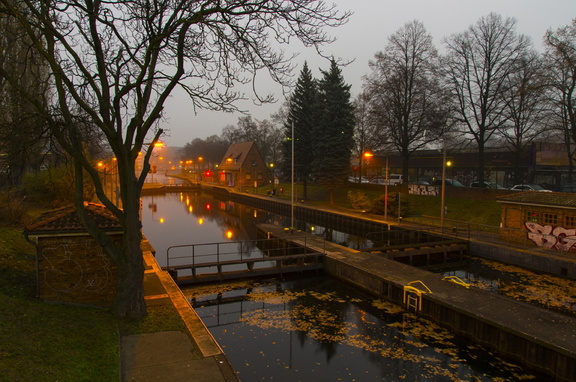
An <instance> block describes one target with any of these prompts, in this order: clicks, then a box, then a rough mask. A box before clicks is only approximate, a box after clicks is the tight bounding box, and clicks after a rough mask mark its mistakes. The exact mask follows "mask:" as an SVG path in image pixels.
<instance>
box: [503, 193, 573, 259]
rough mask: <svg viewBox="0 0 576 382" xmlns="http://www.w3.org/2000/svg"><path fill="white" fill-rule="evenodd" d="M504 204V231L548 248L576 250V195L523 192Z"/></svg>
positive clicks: (518, 240) (512, 196)
mask: <svg viewBox="0 0 576 382" xmlns="http://www.w3.org/2000/svg"><path fill="white" fill-rule="evenodd" d="M497 201H498V202H499V203H501V211H502V212H501V213H502V218H501V226H502V228H503V229H502V230H501V234H502V235H506V237H507V238H510V239H512V240H514V241H517V242H530V243H534V244H535V245H537V246H539V247H542V248H545V249H555V250H558V251H576V194H571V193H562V192H536V191H528V192H520V193H517V194H513V195H507V196H503V197H500V198H498V199H497Z"/></svg>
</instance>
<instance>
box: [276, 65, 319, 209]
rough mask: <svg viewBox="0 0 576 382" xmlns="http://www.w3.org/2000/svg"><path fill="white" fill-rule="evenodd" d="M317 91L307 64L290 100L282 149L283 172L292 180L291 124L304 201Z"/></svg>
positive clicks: (308, 172)
mask: <svg viewBox="0 0 576 382" xmlns="http://www.w3.org/2000/svg"><path fill="white" fill-rule="evenodd" d="M317 98H318V90H317V83H316V80H315V79H314V78H313V77H312V72H311V71H310V69H309V68H308V64H307V63H304V67H303V68H302V71H301V72H300V77H299V78H298V82H297V83H296V89H295V90H294V93H293V94H292V96H291V97H290V102H289V110H288V118H287V120H286V122H285V124H284V134H285V136H286V140H285V141H284V145H283V161H282V172H283V173H284V174H285V176H286V177H290V176H291V171H292V169H291V166H292V124H294V172H295V178H296V180H297V181H300V182H303V184H304V191H303V196H302V197H303V198H304V199H307V182H308V179H309V177H310V173H311V171H312V159H313V157H312V154H313V150H312V148H313V145H314V144H315V142H314V140H313V131H314V129H315V125H316V124H317V122H316V121H317V119H318V118H317V117H318V111H317Z"/></svg>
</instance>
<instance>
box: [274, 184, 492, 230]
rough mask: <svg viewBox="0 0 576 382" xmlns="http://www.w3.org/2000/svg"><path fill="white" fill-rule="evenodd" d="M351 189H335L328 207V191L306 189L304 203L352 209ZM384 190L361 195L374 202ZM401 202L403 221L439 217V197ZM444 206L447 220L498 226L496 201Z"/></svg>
mask: <svg viewBox="0 0 576 382" xmlns="http://www.w3.org/2000/svg"><path fill="white" fill-rule="evenodd" d="M289 187H290V186H289V185H284V189H285V190H289V189H290V188H289ZM352 190H355V188H354V186H353V185H346V186H342V187H337V188H334V189H333V198H334V205H332V206H330V204H329V201H330V189H328V188H323V187H318V186H308V200H306V203H307V204H311V205H318V206H323V207H332V208H335V209H342V208H351V206H350V203H349V201H348V191H352ZM391 190H392V188H391ZM383 191H384V190H379V189H374V188H371V189H370V188H366V189H361V192H362V193H364V194H365V195H366V196H367V198H368V199H369V200H375V199H376V198H378V197H380V196H381V195H382V194H383V193H384V192H383ZM297 192H298V194H301V193H302V186H301V185H299V186H298V191H297ZM390 192H392V191H390ZM284 198H290V196H289V195H286V194H285V195H284ZM402 201H404V202H408V204H409V216H405V218H409V217H416V216H431V217H435V218H439V217H440V204H441V200H440V197H439V196H422V195H408V194H404V193H403V194H402ZM445 205H446V206H447V207H448V215H447V216H446V219H454V220H461V221H466V222H469V223H475V224H485V225H492V226H498V225H499V224H500V205H499V204H498V203H497V202H496V201H495V200H472V199H459V198H446V200H445Z"/></svg>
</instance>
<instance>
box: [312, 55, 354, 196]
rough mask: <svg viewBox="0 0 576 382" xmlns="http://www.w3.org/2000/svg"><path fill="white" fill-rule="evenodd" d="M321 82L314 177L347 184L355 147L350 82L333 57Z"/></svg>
mask: <svg viewBox="0 0 576 382" xmlns="http://www.w3.org/2000/svg"><path fill="white" fill-rule="evenodd" d="M322 73H323V78H322V80H320V82H319V85H318V93H319V104H320V107H321V112H320V119H319V122H318V124H317V126H316V128H315V131H314V146H313V148H314V160H313V171H312V176H313V177H314V178H315V179H316V181H317V182H318V183H319V184H323V185H339V184H344V183H345V182H346V180H347V178H348V175H349V173H350V157H351V153H352V148H353V146H354V114H353V110H354V109H353V106H352V103H351V101H350V85H346V84H345V82H344V78H343V77H342V71H341V70H340V68H339V67H338V65H337V64H336V62H335V61H334V60H332V62H331V65H330V69H329V70H328V71H326V72H324V71H323V72H322Z"/></svg>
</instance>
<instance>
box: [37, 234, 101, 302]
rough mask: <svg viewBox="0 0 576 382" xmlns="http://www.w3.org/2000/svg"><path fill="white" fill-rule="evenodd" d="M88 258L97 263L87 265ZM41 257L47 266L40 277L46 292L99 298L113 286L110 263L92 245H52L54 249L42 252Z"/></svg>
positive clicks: (49, 248) (78, 243)
mask: <svg viewBox="0 0 576 382" xmlns="http://www.w3.org/2000/svg"><path fill="white" fill-rule="evenodd" d="M88 254H90V256H93V257H97V258H98V260H99V261H97V262H94V261H90V259H88V256H89V255H88ZM41 256H42V259H43V261H44V262H45V264H46V265H45V266H44V270H43V275H42V276H43V279H44V284H45V285H46V286H47V287H48V288H49V289H52V290H55V291H59V292H71V291H75V290H82V291H85V292H91V293H97V294H98V293H103V292H104V291H105V290H106V289H107V288H109V286H110V283H111V282H112V271H111V260H110V259H109V258H108V256H107V255H106V254H105V253H104V251H103V250H101V249H99V248H97V249H96V250H95V249H94V243H93V241H90V240H85V241H82V240H76V241H75V242H74V243H73V244H69V243H64V242H54V245H53V246H47V247H46V248H43V249H42V252H41Z"/></svg>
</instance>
